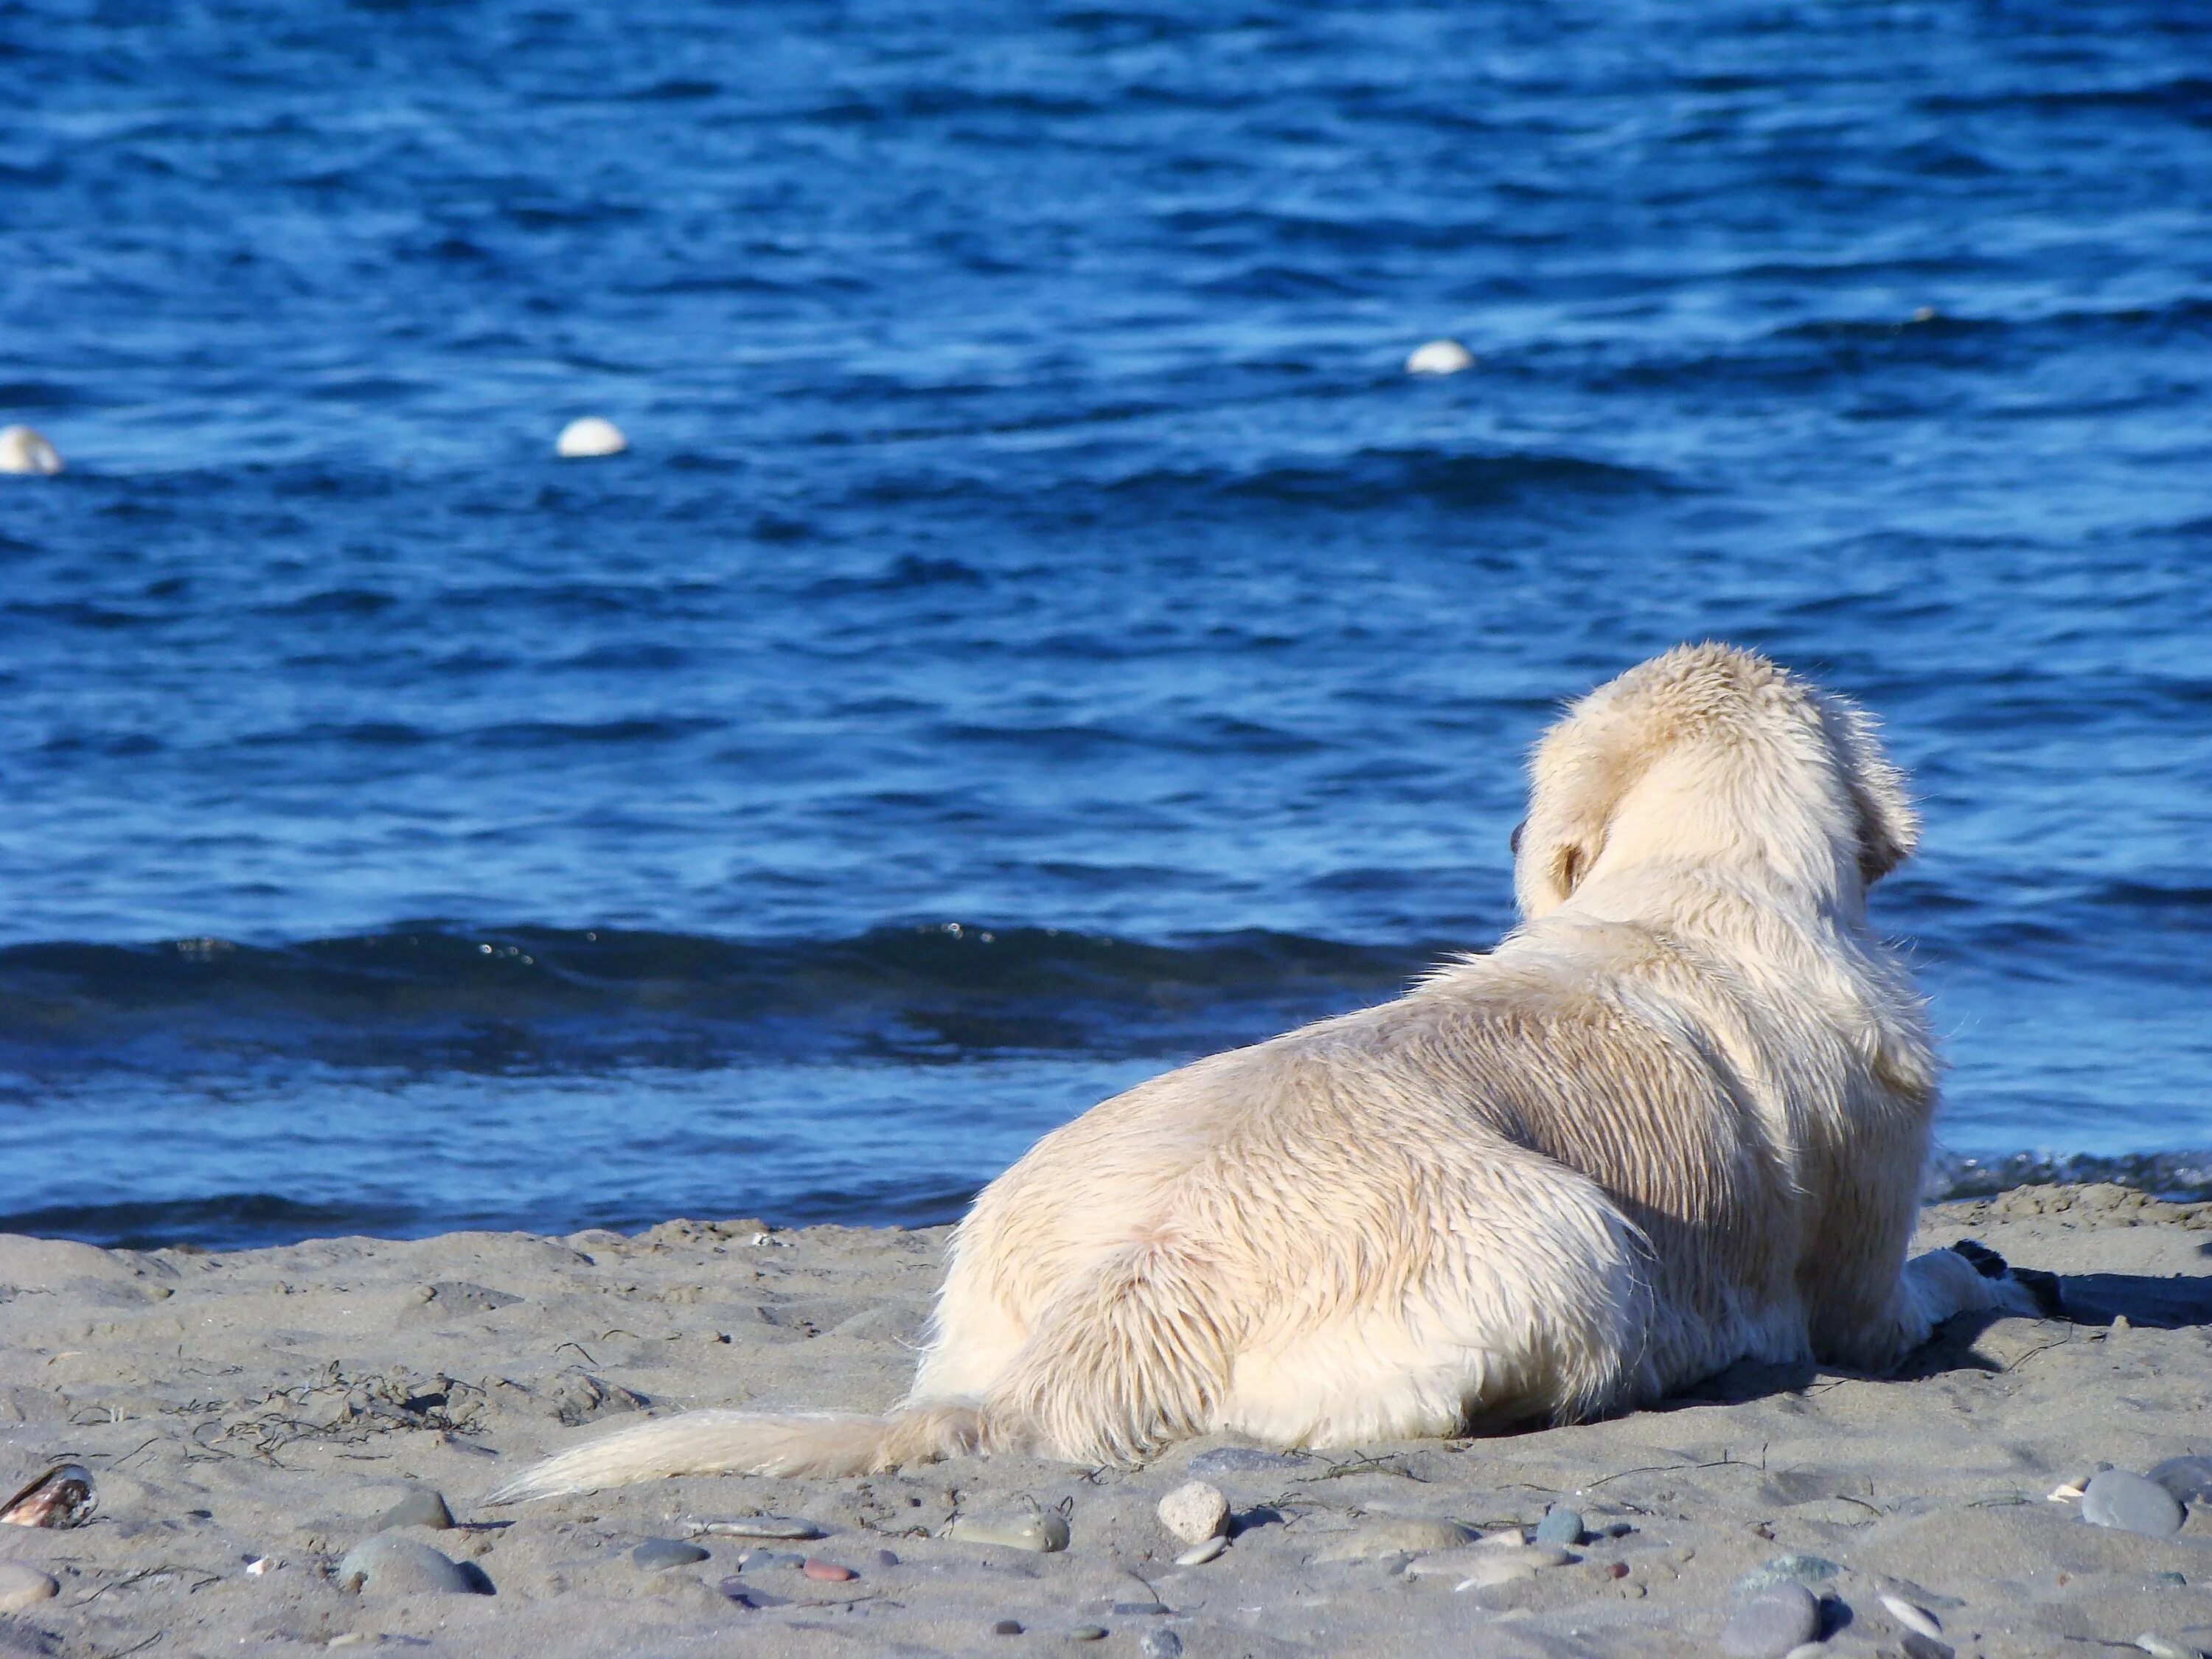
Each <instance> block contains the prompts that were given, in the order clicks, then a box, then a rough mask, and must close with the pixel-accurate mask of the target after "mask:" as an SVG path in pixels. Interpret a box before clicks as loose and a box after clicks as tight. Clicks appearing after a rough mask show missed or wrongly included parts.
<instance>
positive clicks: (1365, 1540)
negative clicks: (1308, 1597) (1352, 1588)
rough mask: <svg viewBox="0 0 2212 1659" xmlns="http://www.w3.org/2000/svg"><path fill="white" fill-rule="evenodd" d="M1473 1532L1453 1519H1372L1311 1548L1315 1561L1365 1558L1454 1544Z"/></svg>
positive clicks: (1450, 1547)
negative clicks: (1362, 1525) (1317, 1547)
mask: <svg viewBox="0 0 2212 1659" xmlns="http://www.w3.org/2000/svg"><path fill="white" fill-rule="evenodd" d="M1473 1537H1474V1534H1473V1533H1471V1532H1469V1531H1468V1529H1467V1528H1465V1527H1462V1526H1461V1525H1460V1524H1459V1523H1458V1522H1455V1521H1375V1522H1370V1523H1369V1524H1367V1525H1366V1526H1364V1527H1361V1528H1358V1530H1357V1531H1355V1532H1349V1533H1346V1534H1343V1535H1341V1536H1340V1537H1339V1538H1337V1539H1335V1540H1334V1541H1331V1542H1328V1543H1326V1544H1323V1545H1322V1547H1321V1548H1319V1549H1317V1550H1316V1551H1315V1552H1314V1558H1313V1559H1315V1560H1316V1561H1368V1560H1372V1559H1374V1558H1375V1557H1376V1556H1378V1555H1425V1554H1427V1553H1429V1552H1430V1551H1431V1550H1448V1549H1454V1548H1456V1547H1458V1546H1460V1545H1462V1544H1464V1543H1466V1542H1467V1541H1468V1540H1469V1539H1471V1538H1473Z"/></svg>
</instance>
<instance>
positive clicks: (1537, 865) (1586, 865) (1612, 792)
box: [1513, 741, 1626, 921]
mask: <svg viewBox="0 0 2212 1659" xmlns="http://www.w3.org/2000/svg"><path fill="white" fill-rule="evenodd" d="M1564 749H1565V745H1564V744H1559V743H1556V742H1549V741H1547V743H1544V744H1539V745H1538V747H1537V750H1536V754H1535V757H1534V762H1533V764H1532V765H1531V767H1530V772H1531V774H1532V778H1531V781H1532V783H1533V785H1534V787H1533V788H1532V789H1531V791H1530V799H1529V803H1528V817H1526V818H1525V819H1523V820H1522V825H1521V829H1520V831H1519V832H1518V834H1517V836H1516V842H1515V846H1514V849H1513V850H1514V854H1515V858H1514V860H1513V887H1514V896H1515V897H1516V899H1517V900H1518V901H1519V902H1520V906H1521V914H1522V916H1524V917H1526V918H1527V919H1528V920H1529V921H1534V920H1535V918H1537V917H1538V916H1541V915H1543V914H1544V913H1545V912H1546V911H1547V910H1550V909H1553V908H1556V907H1558V906H1559V905H1562V904H1564V903H1565V902H1567V900H1568V899H1569V898H1570V897H1571V896H1573V894H1574V890H1575V889H1576V888H1577V887H1579V886H1580V885H1581V884H1582V880H1583V877H1584V876H1586V875H1588V874H1589V869H1590V866H1592V865H1593V864H1595V863H1596V862H1597V857H1598V854H1600V853H1601V852H1603V851H1604V850H1605V842H1606V833H1607V829H1608V828H1609V827H1610V825H1611V823H1612V819H1613V809H1614V808H1615V807H1616V806H1617V805H1620V796H1621V792H1622V789H1623V787H1625V784H1626V780H1625V779H1624V778H1623V777H1622V776H1620V770H1619V769H1618V768H1617V767H1615V766H1613V765H1612V764H1610V763H1608V762H1609V758H1610V757H1607V755H1606V754H1605V753H1604V752H1603V751H1602V750H1591V749H1589V748H1581V749H1580V750H1579V752H1572V753H1568V752H1562V751H1563V750H1564Z"/></svg>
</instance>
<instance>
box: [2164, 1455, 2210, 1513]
mask: <svg viewBox="0 0 2212 1659" xmlns="http://www.w3.org/2000/svg"><path fill="white" fill-rule="evenodd" d="M2150 1478H2151V1479H2152V1480H2155V1481H2157V1482H2158V1484H2159V1485H2160V1486H2163V1487H2165V1488H2166V1490H2167V1491H2168V1492H2172V1494H2173V1496H2174V1498H2175V1499H2176V1501H2178V1502H2179V1503H2184V1504H2208V1503H2212V1457H2169V1458H2167V1459H2166V1462H2163V1463H2160V1465H2159V1466H2158V1467H2157V1468H2154V1469H2153V1470H2152V1471H2151V1472H2150Z"/></svg>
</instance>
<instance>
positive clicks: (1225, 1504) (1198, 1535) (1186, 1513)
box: [1159, 1480, 1229, 1544]
mask: <svg viewBox="0 0 2212 1659" xmlns="http://www.w3.org/2000/svg"><path fill="white" fill-rule="evenodd" d="M1159 1516H1160V1524H1161V1525H1162V1526H1164V1527H1165V1528H1167V1529H1168V1530H1169V1531H1170V1532H1171V1533H1173V1534H1175V1535H1176V1537H1178V1538H1180V1539H1182V1541H1183V1542H1184V1543H1186V1544H1202V1543H1204V1542H1205V1541H1206V1540H1207V1539H1209V1538H1218V1537H1219V1536H1221V1535H1222V1534H1224V1533H1226V1532H1227V1531H1228V1530H1229V1500H1228V1499H1227V1498H1225V1497H1223V1496H1222V1495H1221V1488H1220V1487H1218V1486H1208V1485H1207V1484H1206V1482H1205V1481H1203V1480H1193V1481H1190V1482H1188V1483H1187V1484H1186V1485H1183V1486H1177V1487H1176V1489H1175V1490H1174V1491H1173V1492H1170V1493H1169V1494H1168V1495H1167V1496H1166V1497H1165V1498H1162V1499H1160V1506H1159Z"/></svg>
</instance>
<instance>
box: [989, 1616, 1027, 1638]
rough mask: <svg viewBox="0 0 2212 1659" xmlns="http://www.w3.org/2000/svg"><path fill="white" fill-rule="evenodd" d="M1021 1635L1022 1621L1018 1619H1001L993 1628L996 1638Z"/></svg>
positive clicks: (992, 1632)
mask: <svg viewBox="0 0 2212 1659" xmlns="http://www.w3.org/2000/svg"><path fill="white" fill-rule="evenodd" d="M1021 1633H1022V1621H1021V1620H1018V1619H1001V1620H999V1622H998V1623H997V1624H995V1625H994V1626H991V1634H992V1635H994V1636H1019V1635H1020V1634H1021Z"/></svg>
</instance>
